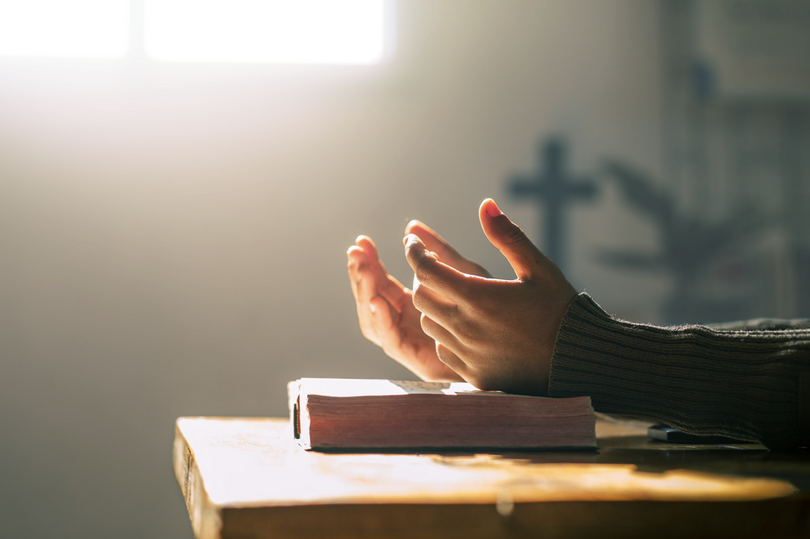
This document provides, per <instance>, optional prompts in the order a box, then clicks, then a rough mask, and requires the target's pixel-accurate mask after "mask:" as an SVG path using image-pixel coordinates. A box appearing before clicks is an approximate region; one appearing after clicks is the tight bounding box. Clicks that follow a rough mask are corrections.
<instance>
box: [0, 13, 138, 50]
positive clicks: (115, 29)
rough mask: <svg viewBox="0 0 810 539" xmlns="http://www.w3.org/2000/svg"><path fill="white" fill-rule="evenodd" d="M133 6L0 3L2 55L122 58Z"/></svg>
mask: <svg viewBox="0 0 810 539" xmlns="http://www.w3.org/2000/svg"><path fill="white" fill-rule="evenodd" d="M128 49H129V0H0V55H4V56H61V57H78V58H118V57H121V56H123V55H124V54H126V52H127V50H128Z"/></svg>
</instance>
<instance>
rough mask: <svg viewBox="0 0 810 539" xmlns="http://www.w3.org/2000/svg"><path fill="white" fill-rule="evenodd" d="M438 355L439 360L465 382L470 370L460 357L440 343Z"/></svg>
mask: <svg viewBox="0 0 810 539" xmlns="http://www.w3.org/2000/svg"><path fill="white" fill-rule="evenodd" d="M436 355H437V356H438V357H439V360H440V361H441V362H442V363H444V364H445V365H447V366H448V367H450V369H452V370H453V372H455V373H456V374H458V375H459V376H461V377H462V378H463V379H464V380H465V381H466V380H467V377H468V374H467V372H468V368H467V365H466V364H465V363H464V362H463V361H462V360H461V358H459V357H458V355H457V354H456V353H455V352H453V351H452V350H451V349H450V348H448V347H447V346H445V345H443V344H441V343H440V342H438V341H437V342H436Z"/></svg>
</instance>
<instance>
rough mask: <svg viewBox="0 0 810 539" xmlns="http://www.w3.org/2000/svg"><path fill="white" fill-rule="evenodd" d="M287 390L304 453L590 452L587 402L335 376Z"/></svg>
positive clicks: (294, 384)
mask: <svg viewBox="0 0 810 539" xmlns="http://www.w3.org/2000/svg"><path fill="white" fill-rule="evenodd" d="M287 390H288V396H289V403H290V417H291V421H292V426H293V433H294V436H295V438H296V439H297V440H298V442H299V444H300V445H302V446H303V447H304V448H306V449H317V450H343V449H366V450H369V449H453V448H456V449H484V448H492V449H526V450H530V449H595V448H596V437H595V433H594V430H595V424H596V418H595V415H594V412H593V408H592V407H591V400H590V397H574V398H564V399H554V398H545V397H530V396H525V395H511V394H507V393H502V392H500V391H482V390H479V389H476V388H475V387H473V386H472V385H470V384H465V383H439V382H412V381H397V380H364V379H341V378H302V379H299V380H295V381H293V382H290V383H289V384H288V386H287Z"/></svg>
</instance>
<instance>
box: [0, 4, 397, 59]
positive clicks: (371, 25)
mask: <svg viewBox="0 0 810 539" xmlns="http://www.w3.org/2000/svg"><path fill="white" fill-rule="evenodd" d="M390 2H391V0H141V1H139V2H130V1H129V0H0V55H13V56H55V57H85V58H115V57H121V56H123V55H124V54H126V53H127V51H128V50H129V48H130V26H131V22H130V10H131V9H132V6H131V4H134V6H135V7H137V8H138V9H140V8H141V7H142V8H143V25H142V26H141V25H133V26H132V28H134V29H137V32H138V34H137V35H136V36H135V38H136V39H135V42H136V43H138V44H140V43H141V37H143V41H142V42H143V46H144V49H145V51H146V53H147V55H148V56H149V57H151V58H152V59H154V60H158V61H169V62H172V61H173V62H269V63H304V64H370V63H375V62H377V61H379V60H380V59H381V58H382V57H383V54H384V53H385V35H384V34H385V25H386V15H387V13H386V7H387V6H388V5H390ZM141 29H142V30H143V36H141V35H140V32H141Z"/></svg>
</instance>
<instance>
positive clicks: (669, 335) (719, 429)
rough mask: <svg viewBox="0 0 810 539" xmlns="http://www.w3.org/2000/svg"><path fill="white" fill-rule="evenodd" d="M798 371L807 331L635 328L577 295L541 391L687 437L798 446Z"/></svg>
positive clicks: (807, 358) (807, 349) (809, 342)
mask: <svg viewBox="0 0 810 539" xmlns="http://www.w3.org/2000/svg"><path fill="white" fill-rule="evenodd" d="M804 371H806V372H810V330H808V329H784V330H777V331H718V330H714V329H709V328H707V327H701V326H686V327H677V328H661V327H656V326H648V325H641V324H633V323H630V322H624V321H621V320H616V319H614V318H611V317H610V316H609V315H608V314H607V313H605V312H604V311H603V310H602V309H601V308H600V307H599V306H598V305H597V304H596V303H595V302H594V301H593V300H592V299H591V298H590V297H589V296H587V295H585V294H581V295H579V296H578V297H577V298H576V299H575V300H574V301H573V302H572V303H571V305H570V306H569V308H568V311H567V312H566V315H565V317H564V318H563V321H562V324H561V325H560V329H559V332H558V335H557V341H556V344H555V347H554V356H553V358H552V363H551V377H550V383H549V393H550V394H551V395H552V396H555V397H563V396H573V395H590V397H591V399H592V401H593V405H594V408H595V409H596V410H597V411H599V412H604V413H609V414H621V415H628V416H634V417H639V418H645V419H650V420H654V421H661V422H663V423H666V424H668V425H671V426H673V427H676V428H679V429H681V430H684V431H686V432H690V433H694V434H719V435H725V436H729V437H732V438H737V439H748V440H756V441H759V442H761V443H764V444H765V445H767V446H769V447H774V448H776V447H796V446H799V445H803V444H802V438H801V434H800V429H799V422H800V414H799V377H800V374H801V373H802V372H804ZM805 397H807V396H805ZM803 419H805V420H806V419H807V418H803Z"/></svg>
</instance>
